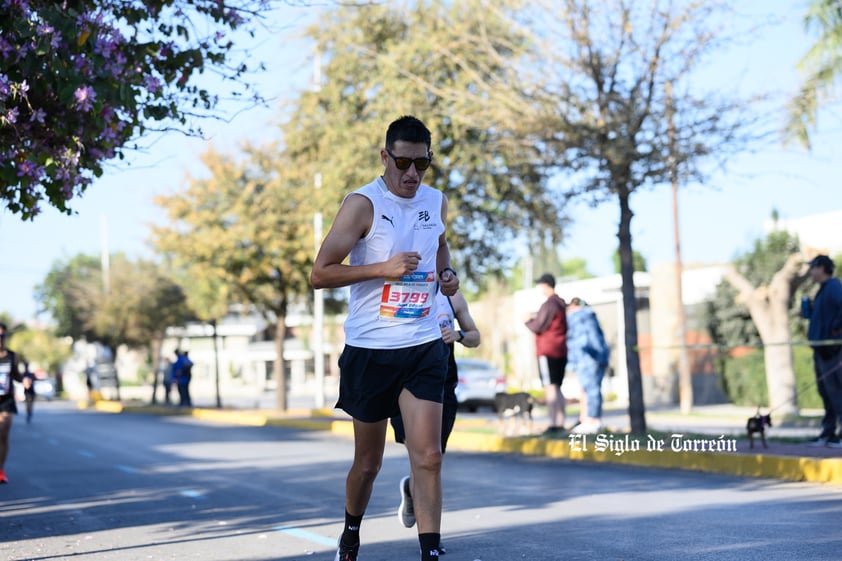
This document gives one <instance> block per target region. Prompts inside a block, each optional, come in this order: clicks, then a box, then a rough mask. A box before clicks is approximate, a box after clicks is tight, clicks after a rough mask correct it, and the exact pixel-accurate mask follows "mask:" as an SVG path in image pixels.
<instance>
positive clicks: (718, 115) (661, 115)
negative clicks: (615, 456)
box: [520, 0, 748, 433]
mask: <svg viewBox="0 0 842 561" xmlns="http://www.w3.org/2000/svg"><path fill="white" fill-rule="evenodd" d="M528 6H529V8H530V9H527V10H526V11H525V12H524V14H523V15H521V20H522V21H523V26H524V28H529V29H530V31H531V32H532V33H533V34H534V36H535V37H536V43H537V44H538V45H539V47H540V48H539V49H537V50H536V51H535V52H534V57H533V58H532V64H528V65H526V66H525V67H524V68H525V69H526V70H525V73H528V74H527V77H526V78H525V79H523V80H520V83H521V84H522V85H523V87H524V88H531V89H530V90H529V93H530V97H531V98H532V99H534V100H535V101H534V102H532V103H530V104H529V105H528V110H525V111H524V115H523V120H525V121H531V122H530V123H529V124H528V125H527V126H528V128H531V129H532V130H534V131H535V134H534V136H533V137H532V138H533V143H534V144H535V145H539V146H542V147H545V148H546V150H544V151H543V155H544V156H545V157H546V161H547V172H548V173H553V174H559V173H560V174H561V176H562V178H563V179H561V180H560V181H559V182H560V183H563V184H564V192H565V194H566V196H568V197H584V198H585V200H588V201H590V202H592V203H593V204H598V203H601V202H605V201H610V200H614V201H615V202H616V203H617V204H618V207H619V211H620V212H619V216H620V221H619V225H618V231H617V237H618V242H619V244H618V245H619V254H620V263H621V268H620V269H621V275H622V279H623V280H622V293H623V301H624V306H625V308H624V320H625V328H626V329H625V337H626V344H625V348H626V349H627V351H626V357H625V360H626V364H627V370H628V375H629V399H630V407H629V411H630V417H631V427H632V431H633V432H635V433H639V432H644V431H645V417H644V407H643V390H642V380H641V377H640V358H639V356H638V354H637V352H636V350H635V349H636V348H637V344H638V341H637V313H636V311H637V310H636V300H637V299H636V294H635V286H634V275H633V273H634V270H635V266H634V265H635V264H634V251H633V247H632V235H631V219H632V216H633V213H632V209H631V203H630V199H631V195H632V194H633V193H635V192H636V191H638V190H641V189H646V188H651V187H654V186H657V185H670V184H671V183H672V181H673V180H675V181H679V182H684V181H687V180H688V179H690V178H694V179H704V176H705V171H707V170H709V168H707V167H705V165H703V164H704V163H706V162H708V161H709V160H714V161H717V162H724V161H725V160H727V158H728V157H730V156H731V155H732V154H733V153H735V152H736V151H738V150H739V149H740V148H741V147H743V146H744V143H745V141H746V136H745V135H744V134H742V133H743V132H744V130H745V129H744V128H743V127H744V125H745V124H746V111H745V108H746V107H747V106H748V100H743V99H739V98H736V97H732V96H730V95H728V94H727V92H724V91H713V90H712V89H703V88H700V87H699V83H698V82H697V81H694V72H695V71H697V69H698V68H699V67H700V65H701V64H702V62H703V61H704V60H705V58H706V56H707V55H709V54H710V53H711V52H713V51H715V50H716V48H717V47H718V46H719V45H721V41H724V40H725V39H726V37H725V36H724V31H723V29H722V25H721V23H722V22H723V21H724V20H725V19H727V15H728V12H727V10H726V8H725V4H724V3H723V2H716V1H713V2H690V3H687V2H669V1H660V0H657V1H655V2H653V3H643V2H630V1H625V0H612V1H608V2H604V1H600V2H596V1H592V0H563V1H561V2H537V3H534V4H528ZM534 76H537V79H536V78H534Z"/></svg>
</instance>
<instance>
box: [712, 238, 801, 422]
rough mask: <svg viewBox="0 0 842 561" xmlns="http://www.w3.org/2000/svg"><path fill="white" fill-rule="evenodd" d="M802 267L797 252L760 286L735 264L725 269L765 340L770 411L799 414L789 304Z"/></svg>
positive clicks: (764, 349)
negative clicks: (765, 283) (755, 284)
mask: <svg viewBox="0 0 842 561" xmlns="http://www.w3.org/2000/svg"><path fill="white" fill-rule="evenodd" d="M800 269H801V257H800V255H799V254H797V253H794V254H792V255H790V256H789V258H788V259H787V261H786V263H784V266H783V267H782V268H781V269H780V270H779V271H778V272H777V273H775V275H774V276H773V277H772V281H771V282H770V283H769V285H768V286H759V287H754V286H753V285H752V284H751V283H750V282H749V281H748V279H746V278H745V277H744V276H742V275H741V274H739V273H738V272H737V271H736V270H735V269H734V268H733V267H731V268H728V269H726V271H725V278H726V279H727V280H728V282H730V283H731V285H732V286H733V287H734V288H736V289H737V292H738V293H739V297H738V298H739V301H741V302H743V303H745V305H746V306H747V307H748V311H749V313H750V314H751V319H752V321H753V322H754V325H755V326H756V327H757V332H758V333H759V334H760V340H761V341H763V358H764V360H765V366H766V385H767V387H768V390H769V408H770V412H771V411H775V412H777V413H778V414H779V415H783V416H790V415H797V414H798V401H797V397H798V396H797V392H796V388H795V368H794V367H793V360H792V345H791V342H792V335H791V334H790V331H789V305H790V300H791V299H792V295H793V294H794V293H795V289H796V288H797V287H798V285H800V284H801V283H802V282H803V280H804V277H803V276H802V275H800Z"/></svg>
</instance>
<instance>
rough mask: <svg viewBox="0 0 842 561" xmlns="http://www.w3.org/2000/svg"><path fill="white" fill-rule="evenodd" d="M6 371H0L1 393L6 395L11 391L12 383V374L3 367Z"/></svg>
mask: <svg viewBox="0 0 842 561" xmlns="http://www.w3.org/2000/svg"><path fill="white" fill-rule="evenodd" d="M2 370H5V372H4V371H0V395H6V394H7V393H9V389H10V388H9V385H10V383H11V380H12V378H11V374H10V373H9V371H8V370H6V369H5V368H4V369H2Z"/></svg>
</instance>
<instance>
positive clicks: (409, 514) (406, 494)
mask: <svg viewBox="0 0 842 561" xmlns="http://www.w3.org/2000/svg"><path fill="white" fill-rule="evenodd" d="M400 490H401V506H399V507H398V520H400V521H401V524H403V525H404V527H406V528H412V527H413V526H415V508H414V507H413V505H412V494H411V493H410V491H409V476H408V475H407V476H406V477H404V478H403V479H401V484H400Z"/></svg>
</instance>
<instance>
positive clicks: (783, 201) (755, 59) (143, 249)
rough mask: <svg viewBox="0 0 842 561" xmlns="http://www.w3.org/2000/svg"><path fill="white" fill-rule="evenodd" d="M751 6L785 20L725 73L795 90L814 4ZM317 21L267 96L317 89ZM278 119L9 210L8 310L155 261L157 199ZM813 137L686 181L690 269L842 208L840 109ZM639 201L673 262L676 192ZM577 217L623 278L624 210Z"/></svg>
mask: <svg viewBox="0 0 842 561" xmlns="http://www.w3.org/2000/svg"><path fill="white" fill-rule="evenodd" d="M750 4H751V5H752V6H753V7H754V8H755V9H756V10H761V11H763V12H767V13H768V12H769V11H770V10H779V12H776V15H780V16H782V17H783V20H784V21H783V22H782V23H781V24H779V25H776V26H774V27H771V28H769V29H766V30H765V31H764V32H763V33H762V36H761V37H759V38H758V39H756V40H754V41H752V42H751V44H750V45H747V46H744V47H739V48H735V49H734V50H733V51H732V52H729V53H725V56H724V57H723V58H721V59H719V60H720V62H719V66H718V67H716V70H717V72H716V74H717V75H719V72H721V76H720V78H721V79H723V80H726V81H729V80H738V81H741V82H743V83H744V84H745V87H747V88H755V89H757V90H758V91H759V90H761V89H776V90H782V91H795V89H796V87H797V84H798V80H799V75H798V73H797V71H796V69H795V67H796V62H797V60H798V59H799V58H800V57H801V56H802V54H803V53H804V52H805V51H806V49H807V48H808V46H809V44H810V37H809V36H808V35H806V34H805V32H804V29H803V25H802V23H801V18H802V14H803V11H804V10H803V4H802V3H801V2H789V1H785V0H774V1H772V2H766V1H763V0H757V1H755V2H752V3H750ZM309 10H312V9H309ZM312 14H313V12H312V11H310V12H308V8H289V9H288V10H285V11H284V12H283V14H281V17H282V18H283V21H284V22H287V26H286V28H285V30H284V31H283V32H281V33H273V34H271V35H269V36H267V37H266V38H261V39H259V41H260V46H259V48H258V49H259V52H260V53H264V54H266V53H268V55H269V56H264V57H261V58H263V59H264V60H266V61H267V63H268V64H269V69H268V72H267V73H266V74H264V75H263V76H262V77H260V84H261V90H262V91H263V93H264V96H265V97H267V98H276V99H277V103H281V102H283V100H289V99H292V98H293V96H295V94H296V92H297V91H299V90H300V89H304V88H306V87H308V82H309V80H310V76H311V68H312V54H311V53H310V51H309V49H308V48H306V47H302V45H301V44H300V43H296V42H295V41H294V40H293V39H292V38H291V36H292V34H293V33H294V32H295V31H296V30H297V29H299V28H300V26H301V25H303V24H304V23H305V22H306V21H307V20H308V19H309V18H310V17H312ZM834 113H835V114H834ZM277 114H278V110H277V108H276V107H274V106H273V107H271V108H267V109H254V110H251V111H248V112H245V113H241V114H239V115H238V116H237V117H236V118H234V119H233V120H232V121H231V122H230V123H222V122H209V123H207V125H206V132H207V135H208V136H209V139H208V140H201V139H190V138H186V137H184V136H182V135H179V134H172V135H169V136H166V137H164V138H163V139H161V140H160V141H158V142H157V143H155V144H154V145H153V146H152V147H151V148H150V149H149V150H148V152H147V153H144V154H137V155H135V156H133V157H132V165H131V166H128V167H126V166H124V165H120V166H111V167H110V168H109V169H108V171H107V172H106V174H105V175H104V176H103V177H102V178H99V179H98V180H97V181H96V182H95V183H94V184H93V185H92V186H91V187H89V188H88V190H87V191H86V192H85V194H84V195H83V196H82V198H80V199H76V200H74V201H73V207H74V210H75V213H74V214H73V215H71V216H67V215H64V214H61V213H59V212H57V211H55V210H53V209H51V208H49V209H47V208H45V210H44V212H43V213H42V214H41V215H40V216H38V217H37V218H36V219H35V220H34V221H32V222H22V221H21V220H20V219H19V218H17V217H16V216H13V215H12V214H10V213H9V212H8V211H5V210H3V211H0V294H3V298H2V301H0V311H7V312H9V313H10V314H11V315H12V317H13V318H15V319H17V320H19V321H22V320H32V319H36V318H37V319H40V320H42V321H47V320H49V318H48V317H47V316H45V315H44V314H41V315H40V316H39V315H38V309H37V304H36V301H35V299H34V295H33V289H34V287H35V286H36V285H37V284H39V283H41V282H43V280H44V278H45V277H46V275H47V273H48V272H49V270H50V268H51V266H52V265H53V264H54V263H55V262H57V261H64V260H66V259H69V258H71V257H73V256H75V255H78V254H80V253H86V254H96V255H99V254H101V252H102V250H103V248H104V247H107V249H108V251H110V252H111V253H114V252H124V253H126V254H128V255H130V256H134V257H147V258H151V257H152V256H153V253H152V251H151V248H150V246H149V245H148V239H149V226H150V225H151V224H155V223H161V222H162V221H163V219H164V215H163V213H162V212H161V210H160V209H159V208H158V207H157V206H156V205H155V204H154V202H153V199H154V197H155V196H156V195H159V194H165V193H173V192H177V191H178V190H180V189H181V188H182V186H183V185H184V177H185V174H186V173H188V172H192V173H194V174H195V173H199V172H200V170H201V165H200V163H199V156H200V155H201V154H202V153H203V152H204V151H205V150H207V148H208V147H209V144H208V143H212V144H213V146H214V147H216V148H219V149H222V150H227V151H234V150H236V148H237V146H238V145H240V144H241V143H242V142H243V141H245V140H247V139H248V140H252V141H256V142H259V141H260V140H261V139H266V140H268V139H270V138H274V132H273V123H274V122H275V121H276V120H277ZM422 118H423V117H422ZM384 126H385V123H384ZM813 141H814V147H813V150H812V151H811V152H808V151H806V150H804V149H803V148H800V147H797V146H784V145H783V144H781V143H779V142H776V141H773V142H770V143H769V144H768V146H766V147H764V148H763V149H761V150H759V151H757V152H755V153H752V154H744V155H738V156H736V157H735V158H734V159H733V161H732V162H731V163H730V164H729V166H728V168H727V170H726V171H725V172H722V173H717V174H715V175H713V176H712V177H711V178H710V179H709V181H708V182H707V183H706V184H705V185H684V186H682V188H681V190H680V194H679V223H680V237H681V245H682V257H683V260H684V262H685V263H716V262H723V261H728V260H730V259H732V258H733V257H734V256H735V255H737V254H739V253H741V252H743V251H746V250H748V249H750V247H751V244H752V243H753V241H754V240H755V239H758V238H760V237H762V236H763V235H764V222H765V221H767V220H768V219H769V217H770V216H771V214H772V211H773V210H777V212H778V213H779V214H780V216H781V217H782V218H800V217H805V216H810V215H813V214H818V213H823V212H827V211H834V210H842V186H840V184H839V178H840V177H842V157H839V152H840V150H839V148H838V147H839V146H842V118H839V106H838V105H836V106H835V107H831V108H829V109H828V110H826V111H824V112H823V113H820V115H819V130H818V132H817V133H816V134H815V135H814V137H813ZM372 157H373V158H376V157H377V155H376V154H373V155H372ZM631 206H632V210H633V211H634V213H635V216H634V219H633V221H632V236H633V240H632V242H633V246H634V248H635V250H636V251H638V252H640V253H642V254H643V256H644V257H645V258H646V260H647V262H648V264H649V265H650V267H651V266H652V265H655V264H658V263H667V262H672V261H673V259H674V243H675V242H674V237H673V213H672V193H671V189H670V187H669V186H668V185H664V186H660V187H658V188H657V189H653V190H650V191H643V192H639V193H635V194H634V195H633V196H632V198H631ZM571 216H572V218H573V223H572V224H571V226H570V228H569V230H567V231H566V232H565V234H564V238H565V241H564V244H563V246H562V247H561V254H562V259H564V258H569V257H581V258H584V259H585V260H586V261H587V267H588V270H589V271H590V272H591V273H593V274H596V275H603V274H611V273H613V272H614V271H613V262H612V255H613V253H614V251H615V249H616V247H617V238H616V231H617V223H618V219H619V207H618V205H617V203H616V202H608V203H605V204H603V205H602V206H600V207H597V208H591V207H589V206H587V205H584V204H578V205H575V206H573V207H572V208H571ZM836 235H837V236H839V235H842V234H840V233H836Z"/></svg>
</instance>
